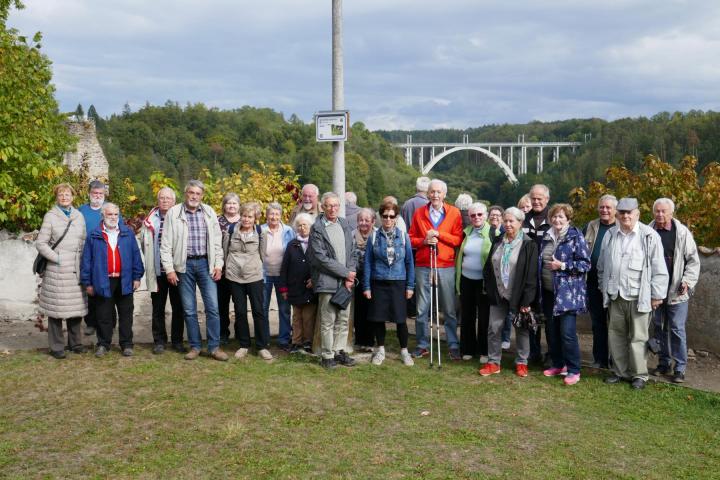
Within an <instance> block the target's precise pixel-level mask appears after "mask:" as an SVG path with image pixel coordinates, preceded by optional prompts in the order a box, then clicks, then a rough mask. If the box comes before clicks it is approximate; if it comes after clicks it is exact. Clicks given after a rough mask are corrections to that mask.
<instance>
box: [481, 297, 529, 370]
mask: <svg viewBox="0 0 720 480" xmlns="http://www.w3.org/2000/svg"><path fill="white" fill-rule="evenodd" d="M508 309H509V306H508V303H507V302H506V301H504V300H502V303H501V304H500V305H490V322H489V326H488V361H489V362H491V363H497V364H498V365H500V360H501V359H502V329H503V326H504V325H505V317H507V314H508ZM515 350H516V351H517V353H516V355H515V364H516V365H527V363H528V356H529V355H530V332H529V331H528V330H527V329H525V328H516V329H515Z"/></svg>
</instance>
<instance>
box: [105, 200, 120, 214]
mask: <svg viewBox="0 0 720 480" xmlns="http://www.w3.org/2000/svg"><path fill="white" fill-rule="evenodd" d="M111 208H112V209H113V210H117V212H118V213H120V207H118V206H117V205H115V204H114V203H112V202H105V203H103V206H102V208H101V212H102V216H103V217H104V216H105V210H109V209H111Z"/></svg>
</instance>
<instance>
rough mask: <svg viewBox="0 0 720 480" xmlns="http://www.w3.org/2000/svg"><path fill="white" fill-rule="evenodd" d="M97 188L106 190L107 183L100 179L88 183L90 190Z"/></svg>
mask: <svg viewBox="0 0 720 480" xmlns="http://www.w3.org/2000/svg"><path fill="white" fill-rule="evenodd" d="M96 188H101V189H103V190H105V184H104V183H103V182H101V181H100V180H93V181H92V182H90V185H88V192H89V191H90V190H95V189H96Z"/></svg>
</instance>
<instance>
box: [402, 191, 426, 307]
mask: <svg viewBox="0 0 720 480" xmlns="http://www.w3.org/2000/svg"><path fill="white" fill-rule="evenodd" d="M429 186H430V179H429V178H428V177H418V178H417V180H415V192H416V193H415V195H414V196H412V197H410V198H409V199H408V200H407V201H406V202H405V203H403V206H402V209H401V216H402V219H403V221H404V222H405V226H407V228H408V229H410V225H411V224H412V219H413V215H415V210H417V209H418V208H420V207H424V206H425V205H427V204H428V196H427V191H428V187H429ZM413 298H415V297H414V296H413Z"/></svg>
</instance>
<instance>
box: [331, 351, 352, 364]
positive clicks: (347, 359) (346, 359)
mask: <svg viewBox="0 0 720 480" xmlns="http://www.w3.org/2000/svg"><path fill="white" fill-rule="evenodd" d="M335 361H336V362H337V363H339V364H340V365H342V366H344V367H353V366H355V359H354V358H352V357H351V356H350V355H348V354H347V353H346V352H345V350H340V352H339V353H336V354H335Z"/></svg>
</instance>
